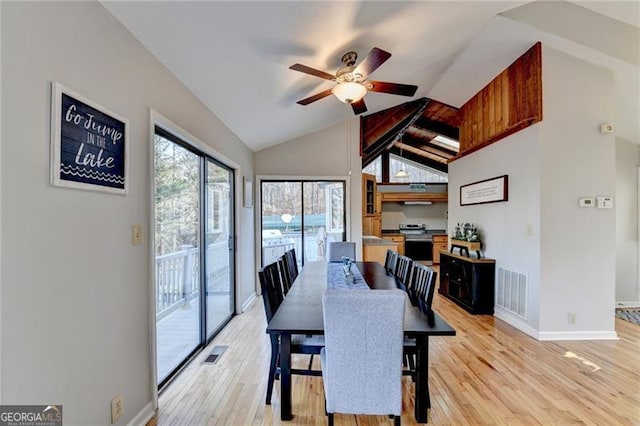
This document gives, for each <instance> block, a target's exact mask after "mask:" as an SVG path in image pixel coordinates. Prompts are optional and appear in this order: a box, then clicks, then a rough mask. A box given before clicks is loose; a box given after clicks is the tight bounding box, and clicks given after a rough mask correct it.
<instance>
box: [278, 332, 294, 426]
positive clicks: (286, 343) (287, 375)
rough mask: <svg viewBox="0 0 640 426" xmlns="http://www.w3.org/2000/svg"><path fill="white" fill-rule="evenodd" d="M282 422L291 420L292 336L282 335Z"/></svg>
mask: <svg viewBox="0 0 640 426" xmlns="http://www.w3.org/2000/svg"><path fill="white" fill-rule="evenodd" d="M280 398H281V406H280V420H291V419H293V415H292V414H291V334H288V333H283V334H281V335H280Z"/></svg>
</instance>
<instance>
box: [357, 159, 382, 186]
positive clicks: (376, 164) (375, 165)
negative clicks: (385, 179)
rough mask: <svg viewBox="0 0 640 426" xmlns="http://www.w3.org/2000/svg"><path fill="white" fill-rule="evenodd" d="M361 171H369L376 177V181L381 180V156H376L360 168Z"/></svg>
mask: <svg viewBox="0 0 640 426" xmlns="http://www.w3.org/2000/svg"><path fill="white" fill-rule="evenodd" d="M362 173H369V174H370V175H374V176H375V177H376V182H382V157H381V156H377V157H376V159H375V160H373V161H372V162H371V163H369V164H368V165H367V167H365V168H363V169H362Z"/></svg>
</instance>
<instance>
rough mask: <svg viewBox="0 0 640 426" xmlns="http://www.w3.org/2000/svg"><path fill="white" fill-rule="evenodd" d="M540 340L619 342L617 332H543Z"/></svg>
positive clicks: (539, 336) (540, 334)
mask: <svg viewBox="0 0 640 426" xmlns="http://www.w3.org/2000/svg"><path fill="white" fill-rule="evenodd" d="M538 340H544V341H556V340H618V333H616V332H615V331H542V332H540V333H539V335H538Z"/></svg>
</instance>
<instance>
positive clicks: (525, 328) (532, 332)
mask: <svg viewBox="0 0 640 426" xmlns="http://www.w3.org/2000/svg"><path fill="white" fill-rule="evenodd" d="M494 316H495V317H496V318H498V319H499V320H502V321H504V322H506V323H507V324H509V325H510V326H512V327H515V328H517V329H518V330H520V331H522V332H523V333H524V334H526V335H528V336H531V337H533V338H534V339H537V338H538V330H536V329H535V328H533V327H531V326H530V325H529V324H528V323H527V322H526V321H524V320H522V319H519V318H516V317H514V316H513V315H511V314H509V313H507V312H505V311H503V310H502V309H500V308H499V307H497V306H496V307H495V314H494Z"/></svg>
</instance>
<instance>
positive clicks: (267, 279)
mask: <svg viewBox="0 0 640 426" xmlns="http://www.w3.org/2000/svg"><path fill="white" fill-rule="evenodd" d="M281 264H282V263H281V262H274V263H272V264H270V265H267V266H265V267H264V268H262V269H261V270H260V272H258V277H259V278H260V288H261V289H262V301H263V303H264V311H265V315H266V317H267V323H269V322H270V321H271V318H273V316H274V315H275V313H276V312H277V310H278V308H279V307H280V304H281V303H282V301H283V300H284V297H285V296H284V293H283V284H282V273H283V271H282V270H281ZM270 339H271V364H270V365H269V378H268V381H267V396H266V401H265V403H266V404H267V405H268V404H271V395H272V393H273V383H274V381H275V379H276V376H278V375H279V373H280V367H279V365H280V359H279V355H280V339H279V336H278V335H275V334H270ZM323 347H324V338H323V337H322V336H304V335H298V334H294V335H292V336H291V353H292V354H306V355H311V359H310V360H309V367H308V368H307V369H306V370H300V369H291V374H299V375H305V376H320V375H322V372H321V371H318V370H312V369H311V364H312V363H313V355H318V354H320V351H321V349H322V348H323Z"/></svg>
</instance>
